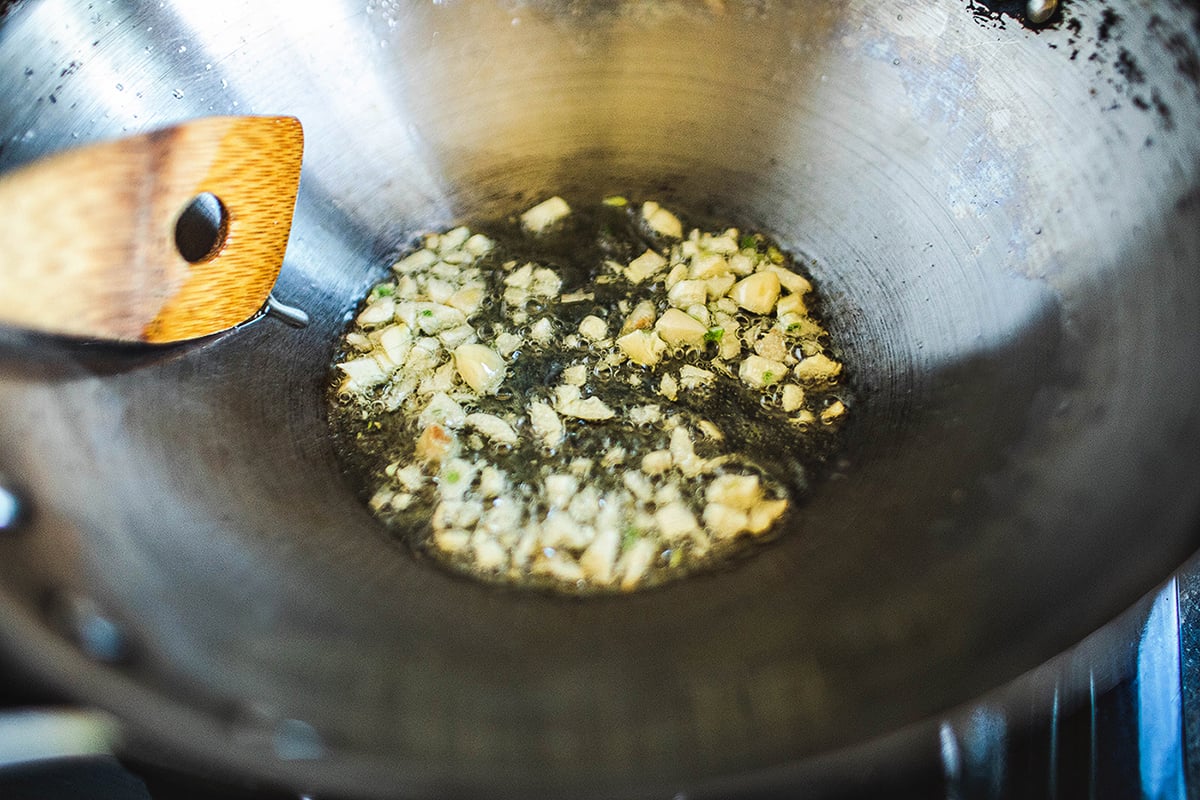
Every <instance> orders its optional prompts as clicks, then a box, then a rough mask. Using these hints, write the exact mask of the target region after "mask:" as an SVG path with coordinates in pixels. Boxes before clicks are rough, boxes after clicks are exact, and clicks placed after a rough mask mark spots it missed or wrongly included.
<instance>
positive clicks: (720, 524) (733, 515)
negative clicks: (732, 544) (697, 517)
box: [703, 503, 750, 539]
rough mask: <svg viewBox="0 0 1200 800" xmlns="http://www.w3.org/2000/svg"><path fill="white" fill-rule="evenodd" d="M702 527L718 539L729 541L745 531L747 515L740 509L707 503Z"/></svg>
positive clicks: (748, 519) (747, 520)
mask: <svg viewBox="0 0 1200 800" xmlns="http://www.w3.org/2000/svg"><path fill="white" fill-rule="evenodd" d="M703 516H704V527H706V528H708V530H709V532H710V533H712V535H713V536H715V537H717V538H718V539H729V538H732V537H734V536H737V535H738V534H739V533H741V532H742V531H744V530H746V529H747V528H748V527H749V525H750V517H749V515H748V514H747V513H746V512H745V511H743V510H742V509H740V508H733V507H731V506H726V505H722V504H721V503H709V504H708V505H707V506H705V507H704V515H703Z"/></svg>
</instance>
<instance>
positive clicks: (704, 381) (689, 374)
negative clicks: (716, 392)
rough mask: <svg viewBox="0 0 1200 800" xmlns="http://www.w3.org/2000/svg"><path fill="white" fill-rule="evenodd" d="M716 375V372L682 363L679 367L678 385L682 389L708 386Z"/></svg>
mask: <svg viewBox="0 0 1200 800" xmlns="http://www.w3.org/2000/svg"><path fill="white" fill-rule="evenodd" d="M716 377H717V376H716V373H713V372H709V371H708V370H706V369H700V368H699V367H693V366H692V365H691V364H684V365H683V366H682V367H680V368H679V386H680V387H681V388H683V389H688V390H692V389H699V388H700V387H702V386H708V385H709V384H710V383H712V382H713V381H714V380H716Z"/></svg>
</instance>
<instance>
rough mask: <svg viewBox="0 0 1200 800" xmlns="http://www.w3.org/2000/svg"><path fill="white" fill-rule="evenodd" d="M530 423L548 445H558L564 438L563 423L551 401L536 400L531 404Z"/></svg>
mask: <svg viewBox="0 0 1200 800" xmlns="http://www.w3.org/2000/svg"><path fill="white" fill-rule="evenodd" d="M529 424H530V425H532V426H533V432H534V433H536V434H537V435H538V437H540V438H541V440H542V443H543V444H545V445H546V446H547V447H557V446H558V445H559V444H560V443H561V442H562V440H563V434H564V431H563V424H562V420H560V419H559V418H558V414H556V413H555V411H554V409H553V408H551V407H550V404H549V403H543V402H541V401H539V400H534V401H533V402H532V403H530V404H529Z"/></svg>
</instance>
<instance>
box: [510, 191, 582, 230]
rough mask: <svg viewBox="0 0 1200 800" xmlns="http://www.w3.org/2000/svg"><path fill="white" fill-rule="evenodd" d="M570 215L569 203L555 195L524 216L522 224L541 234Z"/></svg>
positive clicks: (522, 216)
mask: <svg viewBox="0 0 1200 800" xmlns="http://www.w3.org/2000/svg"><path fill="white" fill-rule="evenodd" d="M570 213H571V207H570V206H569V205H567V201H566V200H563V199H562V198H561V197H559V196H557V195H555V196H554V197H551V198H550V199H549V200H543V201H542V202H540V203H538V204H537V205H536V206H534V207H533V208H531V209H529V210H528V211H526V212H525V213H524V214H522V215H521V224H522V225H524V226H525V227H526V228H528V229H529V230H531V231H533V232H534V233H541V232H542V231H544V230H546V229H547V228H549V227H550V226H551V225H553V224H554V223H555V222H558V221H559V220H560V219H562V218H563V217H565V216H566V215H567V214H570Z"/></svg>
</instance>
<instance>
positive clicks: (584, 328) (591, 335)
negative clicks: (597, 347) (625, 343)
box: [579, 314, 608, 342]
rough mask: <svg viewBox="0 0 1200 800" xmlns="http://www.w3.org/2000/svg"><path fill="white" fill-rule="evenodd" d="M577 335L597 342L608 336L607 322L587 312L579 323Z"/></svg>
mask: <svg viewBox="0 0 1200 800" xmlns="http://www.w3.org/2000/svg"><path fill="white" fill-rule="evenodd" d="M579 335H580V336H582V337H583V338H585V339H587V340H588V341H589V342H598V341H600V340H601V339H603V338H604V337H605V336H608V324H607V323H606V322H605V321H604V320H602V319H600V318H599V317H597V316H594V315H592V314H589V315H587V316H586V317H584V318H583V319H582V320H581V321H580V323H579Z"/></svg>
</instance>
